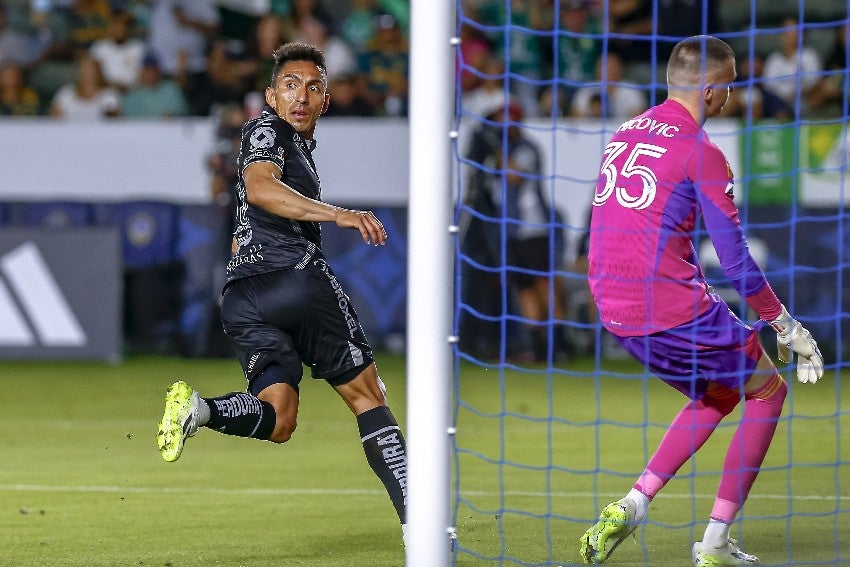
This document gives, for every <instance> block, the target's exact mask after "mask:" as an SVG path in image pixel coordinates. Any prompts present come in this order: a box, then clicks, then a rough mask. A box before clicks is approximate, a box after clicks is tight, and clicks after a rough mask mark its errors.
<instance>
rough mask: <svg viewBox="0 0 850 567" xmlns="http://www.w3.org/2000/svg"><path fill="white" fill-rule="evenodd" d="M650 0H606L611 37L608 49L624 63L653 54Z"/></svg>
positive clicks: (647, 57)
mask: <svg viewBox="0 0 850 567" xmlns="http://www.w3.org/2000/svg"><path fill="white" fill-rule="evenodd" d="M652 2H653V0H609V1H608V31H609V32H610V33H611V34H612V36H613V37H611V39H610V40H609V41H608V48H609V49H610V50H611V51H612V52H614V53H616V54H617V55H619V56H620V60H621V61H623V63H625V64H631V63H646V62H648V61H650V59H651V57H652V41H651V39H652V38H651V35H652V33H653V32H652V30H653V16H652V11H653V8H652ZM640 36H646V37H645V38H644V37H640Z"/></svg>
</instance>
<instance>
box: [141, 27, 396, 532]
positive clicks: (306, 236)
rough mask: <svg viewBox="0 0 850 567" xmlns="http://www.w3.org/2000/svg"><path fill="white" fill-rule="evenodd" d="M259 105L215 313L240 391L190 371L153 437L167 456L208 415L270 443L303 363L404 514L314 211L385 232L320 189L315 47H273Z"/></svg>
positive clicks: (361, 229)
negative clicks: (195, 381) (194, 382)
mask: <svg viewBox="0 0 850 567" xmlns="http://www.w3.org/2000/svg"><path fill="white" fill-rule="evenodd" d="M275 59H276V62H277V66H276V70H275V73H274V76H273V78H272V83H271V86H270V87H269V88H268V89H267V90H266V91H265V100H266V103H267V104H268V107H266V108H265V109H264V113H263V116H262V117H260V118H257V119H254V120H250V121H249V122H247V123H246V125H245V127H244V129H243V136H242V146H241V151H240V156H239V165H240V169H239V172H238V175H239V181H238V185H237V195H238V205H237V211H238V213H237V215H238V216H237V226H236V230H235V233H234V239H233V258H232V259H231V261H230V263H229V264H228V266H227V282H226V283H225V287H224V290H223V293H222V307H221V313H222V322H223V325H224V328H225V330H226V332H227V334H228V336H230V337H231V338H232V339H233V341H234V343H235V344H236V346H237V348H238V350H239V360H240V362H241V364H242V369H243V370H244V377H245V378H246V379H247V392H233V393H230V394H226V395H224V396H220V397H217V398H201V397H200V396H199V395H198V393H197V392H196V391H195V390H194V389H193V388H192V387H191V386H189V385H188V384H186V383H185V382H176V383H174V384H173V385H172V386H171V387H170V388H169V389H168V393H167V395H166V404H165V411H164V414H163V418H162V421H161V422H160V424H159V431H158V433H157V444H158V446H159V449H160V452H161V454H162V457H163V458H164V459H165V460H166V461H174V460H176V459H177V458H178V457H180V454H181V452H182V451H183V447H184V443H185V441H186V438H187V437H189V436H192V435H194V434H195V433H196V432H197V431H198V428H199V427H202V426H205V427H207V428H209V429H212V430H216V431H219V432H222V433H225V434H228V435H235V436H240V437H252V438H255V439H264V440H269V441H272V442H275V443H284V442H286V441H288V440H289V439H290V438H291V436H292V434H293V432H294V431H295V426H296V419H297V415H298V405H299V391H300V383H301V380H302V377H303V372H304V370H303V366H302V365H306V366H307V367H309V368H310V370H311V372H312V375H313V377H314V378H316V379H320V380H325V381H327V382H328V384H330V385H331V386H332V387H333V388H334V389H335V390H336V392H337V393H338V394H339V395H340V396H341V397H342V398H343V400H344V401H345V403H346V405H347V406H348V408H349V409H350V410H351V411H352V413H354V415H355V416H356V421H357V425H358V429H359V433H360V439H361V442H362V446H363V449H364V451H365V453H366V459H367V462H368V463H369V465H370V466H371V467H372V469H373V470H374V472H375V474H376V476H377V477H378V478H379V479H380V480H381V482H382V483H383V484H384V486H385V488H386V490H387V493H388V495H389V496H390V499H391V501H392V503H393V505H394V507H395V510H396V513H397V514H398V517H399V520H400V521H401V524H402V534H404V530H405V526H406V523H405V522H406V504H405V497H406V480H405V479H406V472H405V462H406V449H405V441H404V436H403V434H402V432H401V429H400V428H399V426H398V423H397V422H396V420H395V418H394V417H393V414H392V412H391V411H390V409H389V407H388V406H387V399H386V390H385V388H384V385H383V383H382V382H381V379H380V378H379V377H378V371H377V368H376V366H375V363H374V360H373V353H372V349H371V347H370V345H369V343H368V340H367V339H366V336H365V335H364V333H363V329H362V327H361V325H360V323H359V321H358V319H357V315H356V313H355V311H354V310H353V308H352V307H351V305H350V302H349V301H348V297H347V295H346V294H345V292H344V291H343V289H342V288H341V287H340V282H339V281H338V280H337V278H336V277H335V276H334V274H333V271H332V269H331V267H330V266H329V265H328V263H327V261H326V259H325V258H324V256H323V254H322V236H321V229H320V223H333V224H336V225H337V226H339V227H341V228H349V229H354V230H355V231H356V234H357V235H358V236H359V237H361V238H362V239H363V241H364V242H365V243H366V244H372V245H383V244H385V243H386V239H387V233H386V231H385V230H384V227H383V226H382V224H381V222H380V221H379V220H378V218H377V217H376V216H375V215H374V214H373V213H372V212H371V211H358V210H350V209H345V208H342V207H337V206H332V205H329V204H327V203H324V202H322V201H320V200H319V199H320V185H319V179H318V177H317V174H316V165H315V163H314V161H313V156H312V154H311V152H312V148H313V147H314V144H315V141H314V138H313V133H314V131H315V128H316V122H317V120H318V119H319V117H320V115H321V114H322V112H324V110H325V109H326V108H327V106H328V103H329V97H328V94H327V84H326V82H325V80H326V75H325V72H324V61H323V57H322V54H321V52H320V51H318V50H316V49H315V48H313V47H311V46H306V45H302V44H286V45H284V46H281V48H280V49H279V50H278V51H276V52H275Z"/></svg>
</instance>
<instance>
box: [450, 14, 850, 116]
mask: <svg viewBox="0 0 850 567" xmlns="http://www.w3.org/2000/svg"><path fill="white" fill-rule="evenodd" d="M461 6H462V14H461V19H460V22H461V26H462V27H461V32H460V34H461V38H462V40H463V41H462V43H461V47H460V58H459V69H460V81H461V90H462V93H463V94H462V104H461V108H462V111H463V113H464V114H465V115H467V116H471V117H487V115H488V113H489V112H490V111H492V110H495V109H498V108H501V107H502V106H503V105H504V100H505V96H506V95H507V96H509V97H510V98H511V99H514V100H516V101H517V102H519V104H520V105H521V106H522V108H523V111H524V114H525V115H526V116H540V117H554V118H557V117H566V116H570V117H578V118H619V119H622V118H628V117H631V116H634V115H635V114H637V113H639V112H641V111H642V110H643V109H645V108H646V107H647V106H648V105H650V104H654V103H657V102H660V101H661V100H663V98H664V96H665V95H666V93H665V83H666V77H665V64H666V61H667V59H668V57H669V54H670V52H671V51H672V48H673V46H674V45H675V44H676V43H677V42H678V41H679V40H680V39H681V38H683V37H687V36H691V35H697V34H703V33H707V34H712V35H718V36H720V37H722V38H723V39H724V40H726V41H727V42H728V43H729V44H730V45H731V46H732V47H733V49H734V50H735V52H736V54H737V56H738V82H737V84H736V85H735V89H734V91H733V93H732V96H731V99H730V102H729V105H728V107H727V109H726V116H732V117H739V118H744V119H747V118H749V119H752V120H759V119H762V118H774V119H780V120H782V119H794V118H804V119H805V118H820V117H823V118H834V117H839V116H846V115H847V92H846V89H845V80H846V68H847V63H846V40H847V26H846V21H847V18H848V16H850V14H848V4H847V3H846V0H818V2H806V3H805V4H803V3H801V2H799V1H798V0H773V1H772V2H770V3H769V4H767V3H759V4H758V6H759V7H758V10H757V11H756V13H755V14H753V10H754V9H755V8H754V6H755V5H754V4H752V3H751V2H744V1H742V0H708V1H704V0H607V1H604V0H510V1H509V2H505V1H504V0H462V3H461ZM506 6H510V8H509V9H507V10H506V8H505V7H506ZM801 6H802V8H801ZM801 10H803V12H802V13H801ZM801 17H802V21H801V19H800V18H801ZM506 22H507V23H509V24H510V25H511V26H510V28H509V29H510V32H509V33H507V34H506V33H505V32H504V27H503V26H504V24H505V23H506ZM753 26H755V27H756V28H757V30H756V31H752V30H751V29H750V28H751V27H753ZM603 33H605V35H606V36H607V37H605V38H603V36H602V34H603ZM506 63H507V65H506Z"/></svg>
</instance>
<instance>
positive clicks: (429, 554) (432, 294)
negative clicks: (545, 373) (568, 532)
mask: <svg viewBox="0 0 850 567" xmlns="http://www.w3.org/2000/svg"><path fill="white" fill-rule="evenodd" d="M410 13H411V18H410V21H411V26H410V87H409V92H410V95H409V96H410V105H409V108H410V111H409V114H410V195H409V208H408V215H409V216H408V219H409V220H408V238H409V240H408V246H409V248H408V273H407V281H408V288H407V400H408V401H407V441H408V445H407V459H408V461H407V482H408V490H407V525H408V537H407V563H406V564H407V566H408V567H442V566H444V565H446V566H447V565H448V564H449V553H450V550H449V538H448V535H447V530H448V528H449V525H450V490H449V488H450V458H449V454H450V444H449V427H450V425H451V380H452V346H451V344H450V342H449V336H450V335H451V332H452V325H451V320H452V303H453V302H452V286H451V283H452V273H453V267H452V266H453V263H452V240H453V234H452V232H451V231H450V225H451V223H452V214H451V210H452V196H451V195H452V191H451V177H452V176H451V148H452V142H451V138H450V133H451V130H452V124H453V116H454V85H455V81H454V68H455V67H454V45H453V44H452V37H453V35H454V31H455V25H454V22H455V17H456V14H455V4H454V2H452V1H451V0H412V2H411V12H410Z"/></svg>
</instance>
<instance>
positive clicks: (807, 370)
mask: <svg viewBox="0 0 850 567" xmlns="http://www.w3.org/2000/svg"><path fill="white" fill-rule="evenodd" d="M770 325H771V326H772V327H773V328H774V330H776V349H777V353H778V354H779V360H781V361H782V362H785V363H789V364H790V363H791V362H793V354H792V353H797V380H799V381H800V382H803V383H804V384H805V383H807V382H810V383H812V384H814V383H815V382H817V381H818V379H820V378H821V377H822V376H823V355H821V353H820V350H819V349H818V343H817V342H816V341H815V340H814V339H813V338H812V334H811V333H810V332H809V331H808V330H807V329H805V328H804V327H803V326H802V325H801V324H800V322H799V321H797V320H796V319H794V318H793V317H791V315H789V314H788V310H787V309H785V306H784V305H783V306H782V314H781V315H780V316H779V317H778V318H776V319H774V320H773V321H771V322H770Z"/></svg>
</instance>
